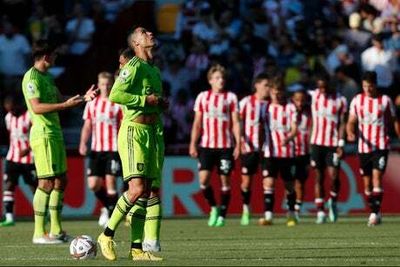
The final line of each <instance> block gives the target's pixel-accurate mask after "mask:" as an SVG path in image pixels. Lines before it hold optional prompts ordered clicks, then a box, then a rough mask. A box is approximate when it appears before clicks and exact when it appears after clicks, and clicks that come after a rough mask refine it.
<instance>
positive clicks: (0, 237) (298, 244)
mask: <svg viewBox="0 0 400 267" xmlns="http://www.w3.org/2000/svg"><path fill="white" fill-rule="evenodd" d="M274 223H275V224H274V225H272V226H258V225H257V224H256V219H253V220H252V224H251V225H249V226H246V227H244V226H240V224H239V219H237V218H228V220H227V224H226V226H225V227H223V228H210V227H208V226H207V222H206V219H168V220H164V222H163V225H162V252H161V253H159V255H161V256H162V257H164V261H162V262H157V263H151V262H150V263H147V262H140V263H139V262H131V261H130V260H128V251H129V247H130V243H129V237H130V230H129V228H128V227H126V226H124V225H123V223H122V224H121V225H120V226H119V228H118V231H117V233H116V236H115V241H116V242H117V247H116V249H117V254H118V259H117V261H114V262H109V261H106V260H105V259H104V258H103V256H102V255H101V253H100V252H99V253H98V255H97V257H96V258H95V259H91V260H74V259H72V258H71V257H70V255H69V244H64V245H52V246H50V245H46V246H40V245H32V243H31V238H32V232H33V223H32V222H18V223H17V225H16V226H14V227H8V228H0V265H6V266H12V265H19V266H22V265H25V266H34V265H40V266H46V265H47V266H72V265H76V266H80V265H82V266H105V265H107V266H108V265H110V266H111V265H116V266H132V265H136V266H155V265H165V266H188V265H192V266H193V265H197V266H198V265H209V266H216V265H227V266H233V265H242V266H250V265H253V266H265V265H273V266H278V265H279V266H285V265H286V266H288V265H291V266H307V265H308V266H316V265H325V266H326V265H329V266H344V265H352V266H354V265H356V266H368V265H373V266H378V265H390V266H393V265H398V266H400V217H389V216H385V217H384V223H383V224H382V225H380V226H377V227H370V228H369V227H367V226H366V217H365V216H363V217H352V218H339V221H338V222H337V223H336V224H331V223H327V224H325V225H316V224H315V223H314V218H311V217H310V218H304V219H302V221H301V222H300V224H299V225H297V226H296V227H292V228H288V227H287V226H286V225H285V220H284V219H283V218H278V219H276V220H275V221H274ZM64 228H65V229H66V230H67V231H68V233H69V234H71V235H73V236H76V235H80V234H88V235H90V236H92V237H93V238H95V239H97V236H98V234H99V233H100V232H101V231H102V229H101V228H100V227H99V226H98V225H97V222H96V221H94V220H93V221H66V222H64Z"/></svg>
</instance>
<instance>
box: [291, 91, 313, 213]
mask: <svg viewBox="0 0 400 267" xmlns="http://www.w3.org/2000/svg"><path fill="white" fill-rule="evenodd" d="M292 102H293V104H294V105H295V106H296V113H297V119H296V121H297V134H296V137H295V138H294V148H295V149H294V152H295V159H294V169H295V171H294V178H295V182H294V187H295V190H296V205H295V210H296V218H297V219H299V215H300V211H301V206H302V204H303V199H304V194H305V183H306V180H307V178H308V172H309V170H308V169H309V166H310V151H309V150H310V148H309V147H310V132H311V123H312V122H311V109H310V107H309V105H307V94H306V92H305V91H303V90H300V91H296V92H294V93H293V96H292Z"/></svg>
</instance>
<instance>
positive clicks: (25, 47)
mask: <svg viewBox="0 0 400 267" xmlns="http://www.w3.org/2000/svg"><path fill="white" fill-rule="evenodd" d="M175 2H176V1H175ZM166 3H168V1H158V2H157V3H155V1H134V0H86V1H85V0H83V1H73V0H64V1H51V0H33V1H24V0H19V1H3V2H2V4H1V5H2V6H0V14H1V13H2V14H1V15H2V18H1V22H2V23H1V25H2V27H1V29H0V32H1V35H0V76H1V88H0V89H1V91H0V93H1V97H2V98H3V97H4V95H5V94H7V93H8V92H10V91H13V90H20V78H21V77H22V75H23V74H24V72H25V71H26V70H27V69H28V68H29V67H30V60H29V53H30V47H31V45H32V42H33V41H35V40H37V39H40V38H48V39H50V40H53V41H56V42H57V43H58V45H59V58H58V60H57V67H56V68H53V70H52V71H53V74H54V75H55V77H56V83H57V85H58V86H59V88H60V89H61V91H62V92H63V93H64V94H68V93H69V94H71V95H72V94H75V93H79V92H82V91H83V90H84V89H85V88H86V87H87V86H88V85H89V84H90V83H93V82H94V81H95V80H96V74H97V73H98V72H99V71H103V70H107V71H112V72H113V71H115V70H116V69H117V68H118V50H119V49H121V48H124V47H125V46H126V42H125V40H126V39H125V36H126V32H127V31H128V30H129V27H132V25H133V24H134V23H139V24H142V25H143V26H145V27H147V28H148V29H149V30H152V31H154V32H155V34H156V35H158V38H159V42H160V45H159V48H158V50H157V56H156V62H155V64H157V65H158V66H159V67H160V69H161V72H162V79H163V81H164V90H165V91H166V93H167V94H168V95H169V97H170V102H171V105H170V110H169V111H168V113H167V114H166V115H165V127H166V131H167V134H166V137H167V140H166V142H167V144H168V146H170V147H172V146H178V147H180V146H181V147H184V148H187V144H188V142H189V139H190V130H191V125H192V118H193V102H194V98H195V97H196V95H197V94H198V93H199V92H200V91H202V90H207V89H209V88H208V83H207V79H206V75H205V72H206V70H207V68H208V67H209V66H210V65H211V64H213V63H215V62H218V63H220V64H222V65H224V66H225V67H226V68H227V71H228V75H227V76H228V77H227V78H228V84H227V86H226V88H228V89H229V90H231V91H233V92H235V93H236V94H237V95H238V97H239V99H240V98H242V97H243V96H245V95H248V94H250V93H251V92H252V79H253V77H255V76H256V75H257V74H259V73H262V72H269V73H276V74H277V75H281V76H283V78H284V81H285V85H286V88H287V91H288V93H290V92H292V91H294V90H297V89H299V88H305V89H314V87H315V84H314V83H315V79H314V78H315V77H316V76H317V75H320V74H323V73H326V74H328V75H329V76H330V77H331V81H332V86H335V87H336V89H337V90H338V91H339V92H340V93H342V94H343V95H344V96H345V97H346V98H347V100H348V103H350V100H351V98H352V97H353V96H354V95H355V94H357V93H358V92H360V90H361V88H360V76H361V73H362V71H364V70H375V71H376V72H377V74H378V86H379V88H380V90H382V91H383V92H385V93H386V94H388V95H390V96H391V97H392V98H393V100H395V99H396V96H397V95H398V94H399V93H400V90H399V89H398V88H400V86H399V85H400V75H399V74H400V64H399V63H400V61H399V56H400V0H369V1H368V0H359V1H357V0H330V1H328V0H327V1H320V0H307V1H302V0H279V1H278V0H245V1H239V0H220V1H207V0H184V1H182V3H181V4H180V9H179V12H178V13H177V15H176V16H175V17H174V19H176V23H175V31H174V32H172V33H168V34H167V33H162V34H161V33H159V34H158V29H157V27H156V21H155V20H156V19H157V14H158V13H157V9H158V8H160V6H161V5H163V4H166ZM145 11H147V12H152V15H149V13H146V12H145ZM144 14H147V15H146V16H145V15H144ZM398 102H399V101H397V106H400V103H398ZM81 111H82V110H78V112H75V113H71V112H70V113H68V114H66V116H63V124H64V126H66V128H72V129H74V128H75V129H77V131H76V132H77V133H79V131H80V127H81V125H82V122H81V120H78V119H77V117H81V116H82V114H81V113H79V112H81ZM178 129H179V130H178ZM168 133H169V134H168ZM2 134H3V132H2ZM74 138H75V137H74ZM74 138H72V139H74ZM3 140H4V139H3V138H2V142H3ZM66 142H67V144H68V143H71V142H72V141H69V140H68V138H67V140H66Z"/></svg>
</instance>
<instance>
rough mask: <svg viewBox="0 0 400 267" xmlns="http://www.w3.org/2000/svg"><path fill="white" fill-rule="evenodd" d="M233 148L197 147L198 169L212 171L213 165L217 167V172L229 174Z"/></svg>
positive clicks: (232, 164) (231, 165)
mask: <svg viewBox="0 0 400 267" xmlns="http://www.w3.org/2000/svg"><path fill="white" fill-rule="evenodd" d="M232 154H233V148H227V149H214V148H200V149H199V170H200V171H201V170H207V171H212V170H213V168H214V166H217V168H218V174H220V175H221V174H223V175H229V174H230V173H231V171H232V169H233V167H234V160H233V155H232Z"/></svg>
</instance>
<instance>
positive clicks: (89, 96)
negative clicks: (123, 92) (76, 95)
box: [83, 84, 100, 102]
mask: <svg viewBox="0 0 400 267" xmlns="http://www.w3.org/2000/svg"><path fill="white" fill-rule="evenodd" d="M99 93H100V90H99V89H98V88H96V87H95V85H94V84H92V86H90V88H89V90H87V91H86V94H85V95H84V96H83V99H84V100H85V101H86V102H89V101H92V100H93V99H95V98H96V96H98V95H99Z"/></svg>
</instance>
